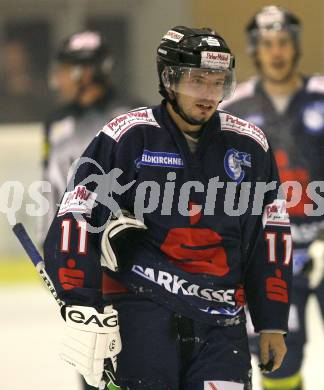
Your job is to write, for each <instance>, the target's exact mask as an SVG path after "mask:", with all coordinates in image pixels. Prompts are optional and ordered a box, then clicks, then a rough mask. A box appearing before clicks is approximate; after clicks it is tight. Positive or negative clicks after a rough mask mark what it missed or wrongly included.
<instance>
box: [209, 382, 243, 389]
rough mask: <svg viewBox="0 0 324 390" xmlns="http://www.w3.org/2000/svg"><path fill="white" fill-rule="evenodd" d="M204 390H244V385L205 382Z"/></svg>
mask: <svg viewBox="0 0 324 390" xmlns="http://www.w3.org/2000/svg"><path fill="white" fill-rule="evenodd" d="M204 390H244V384H243V383H238V382H229V381H204Z"/></svg>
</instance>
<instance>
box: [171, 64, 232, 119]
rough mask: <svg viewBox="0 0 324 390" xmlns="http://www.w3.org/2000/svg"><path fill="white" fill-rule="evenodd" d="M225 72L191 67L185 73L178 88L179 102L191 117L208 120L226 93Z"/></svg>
mask: <svg viewBox="0 0 324 390" xmlns="http://www.w3.org/2000/svg"><path fill="white" fill-rule="evenodd" d="M224 84H225V72H209V71H204V70H201V69H191V70H190V72H187V73H184V74H183V75H182V76H181V78H180V81H179V83H178V85H177V88H176V97H177V103H178V106H179V107H180V109H181V110H182V111H183V112H184V113H185V114H186V115H187V116H188V117H189V118H191V119H194V120H195V121H198V122H200V123H201V124H203V123H205V122H207V121H208V120H209V119H210V117H211V116H212V115H213V114H214V112H215V111H216V110H217V106H218V104H219V102H220V101H221V100H222V98H223V95H224Z"/></svg>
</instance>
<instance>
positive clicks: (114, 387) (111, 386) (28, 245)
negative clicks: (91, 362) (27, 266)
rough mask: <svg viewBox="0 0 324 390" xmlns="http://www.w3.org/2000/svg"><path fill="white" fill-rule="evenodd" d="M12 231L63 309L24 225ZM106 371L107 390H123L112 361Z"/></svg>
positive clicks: (108, 361)
mask: <svg viewBox="0 0 324 390" xmlns="http://www.w3.org/2000/svg"><path fill="white" fill-rule="evenodd" d="M12 231H13V232H14V234H15V235H16V237H17V238H18V240H19V241H20V243H21V245H22V246H23V248H24V249H25V251H26V253H27V255H28V256H29V258H30V260H31V261H32V263H33V264H34V266H35V267H36V269H37V272H38V273H39V275H40V276H41V278H42V279H43V281H44V282H45V284H46V285H47V287H48V289H49V290H50V292H51V294H52V295H53V297H54V298H55V300H56V302H57V303H58V304H59V305H60V306H61V307H62V306H63V305H65V303H64V302H63V301H61V299H60V298H59V297H58V295H57V292H56V290H55V287H54V285H53V283H52V281H51V279H50V277H49V276H48V275H47V273H46V271H45V262H44V260H43V258H42V256H41V254H40V253H39V251H38V249H37V248H36V246H35V244H34V243H33V241H32V240H31V238H30V237H29V235H28V233H27V231H26V229H25V227H24V225H23V224H22V223H17V224H16V225H14V227H13V228H12ZM105 368H106V370H105V371H104V379H105V382H106V388H107V390H122V389H121V387H119V386H118V384H117V382H116V379H115V372H114V368H113V366H112V363H111V361H110V359H107V362H106V364H105Z"/></svg>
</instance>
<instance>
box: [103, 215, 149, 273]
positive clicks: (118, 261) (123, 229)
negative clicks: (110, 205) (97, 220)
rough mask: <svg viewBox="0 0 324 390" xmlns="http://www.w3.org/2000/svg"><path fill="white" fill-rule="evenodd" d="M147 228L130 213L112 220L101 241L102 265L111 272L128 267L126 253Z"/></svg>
mask: <svg viewBox="0 0 324 390" xmlns="http://www.w3.org/2000/svg"><path fill="white" fill-rule="evenodd" d="M146 229H147V227H146V226H145V225H144V223H143V222H142V221H139V220H138V219H136V218H135V217H134V215H132V214H130V213H129V212H128V211H125V210H122V214H121V215H120V216H119V217H118V218H116V219H113V220H111V221H110V222H109V223H108V225H107V227H106V229H105V231H104V233H103V235H102V239H101V252H102V257H101V265H102V266H103V267H108V268H109V269H110V270H111V271H114V272H118V271H119V270H121V269H123V268H126V267H127V260H126V261H125V257H127V256H124V254H125V251H126V250H128V249H129V248H131V247H132V244H134V243H135V242H136V241H138V240H140V239H141V237H142V235H143V233H144V232H145V230H146Z"/></svg>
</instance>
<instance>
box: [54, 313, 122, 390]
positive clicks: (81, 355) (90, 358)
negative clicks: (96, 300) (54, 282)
mask: <svg viewBox="0 0 324 390" xmlns="http://www.w3.org/2000/svg"><path fill="white" fill-rule="evenodd" d="M64 309H65V313H64V317H65V322H66V329H65V336H64V339H63V343H62V348H61V353H60V357H61V358H62V359H63V360H65V361H66V362H67V363H69V364H71V365H72V366H74V367H75V368H76V369H77V370H78V371H79V372H80V374H82V375H83V377H84V379H85V380H86V382H87V383H88V384H89V385H91V386H94V387H100V388H102V386H103V385H104V383H103V372H104V360H105V359H107V358H109V359H111V363H112V365H113V367H114V370H116V358H115V357H116V355H117V354H118V353H119V352H120V351H121V340H120V334H119V325H118V313H117V311H116V310H114V309H113V307H112V306H106V307H105V310H104V313H99V312H98V311H97V310H96V309H94V308H93V307H88V306H65V307H64Z"/></svg>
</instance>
